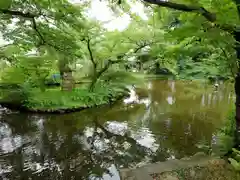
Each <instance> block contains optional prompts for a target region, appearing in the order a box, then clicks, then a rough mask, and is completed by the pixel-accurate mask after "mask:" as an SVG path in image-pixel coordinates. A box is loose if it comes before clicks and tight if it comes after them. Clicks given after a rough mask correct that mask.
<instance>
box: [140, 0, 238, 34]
mask: <svg viewBox="0 0 240 180" xmlns="http://www.w3.org/2000/svg"><path fill="white" fill-rule="evenodd" d="M143 1H144V2H147V3H150V4H155V5H158V6H161V7H167V8H170V9H175V10H180V11H185V12H195V13H199V14H201V15H202V16H204V17H205V18H206V19H207V20H208V21H209V22H212V23H214V22H216V20H217V18H216V14H215V13H212V12H210V11H208V10H206V9H205V8H204V7H201V6H195V5H186V4H180V3H174V2H169V1H166V0H143ZM215 26H216V27H218V28H220V29H222V30H224V31H228V32H231V33H232V32H234V31H236V27H234V26H232V25H229V24H223V25H221V24H215Z"/></svg>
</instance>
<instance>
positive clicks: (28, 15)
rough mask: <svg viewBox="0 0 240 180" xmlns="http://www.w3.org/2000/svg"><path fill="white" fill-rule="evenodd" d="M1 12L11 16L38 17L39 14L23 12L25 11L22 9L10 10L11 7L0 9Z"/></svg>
mask: <svg viewBox="0 0 240 180" xmlns="http://www.w3.org/2000/svg"><path fill="white" fill-rule="evenodd" d="M0 13H3V14H8V15H11V16H20V17H23V18H30V19H32V18H35V17H37V15H35V14H31V13H29V12H27V13H23V12H20V11H13V10H9V9H0Z"/></svg>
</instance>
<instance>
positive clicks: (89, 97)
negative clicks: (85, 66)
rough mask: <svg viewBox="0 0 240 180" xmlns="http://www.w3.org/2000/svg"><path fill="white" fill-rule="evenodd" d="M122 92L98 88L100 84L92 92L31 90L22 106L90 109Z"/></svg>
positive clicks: (122, 91)
mask: <svg viewBox="0 0 240 180" xmlns="http://www.w3.org/2000/svg"><path fill="white" fill-rule="evenodd" d="M124 92H125V91H124V90H123V89H117V88H113V87H107V86H106V85H102V86H100V84H97V86H96V88H95V89H94V91H93V92H89V91H88V89H82V88H75V89H74V90H73V91H71V92H68V91H61V90H60V88H54V89H48V90H46V91H45V92H41V91H40V90H38V89H33V90H32V91H31V92H30V93H29V97H28V98H27V101H25V104H24V105H25V106H26V107H27V108H30V109H65V108H78V107H92V106H94V105H101V104H107V103H109V102H111V101H114V100H116V98H117V97H119V96H121V95H123V94H124Z"/></svg>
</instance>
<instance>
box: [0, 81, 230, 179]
mask: <svg viewBox="0 0 240 180" xmlns="http://www.w3.org/2000/svg"><path fill="white" fill-rule="evenodd" d="M233 104H234V91H233V86H232V84H229V83H221V84H220V86H219V88H218V90H217V91H216V90H215V89H214V87H213V85H208V84H207V83H202V82H195V81H171V80H168V81H167V80H151V81H149V82H147V83H146V87H145V88H142V89H131V93H130V96H129V97H127V98H125V99H123V100H121V101H119V102H117V103H115V104H111V105H107V106H104V107H99V108H94V109H89V110H85V111H82V112H77V113H71V114H64V115H37V114H25V113H19V112H10V111H6V110H4V109H2V110H1V111H0V177H2V179H9V180H10V179H11V180H12V179H24V180H26V179H29V180H30V179H41V180H48V179H49V180H50V179H51V180H53V179H68V180H70V179H79V180H80V179H83V180H84V179H89V180H90V179H94V177H97V176H98V175H102V174H104V175H103V179H104V180H110V179H111V180H118V179H119V176H118V172H117V170H118V169H119V168H132V167H136V166H141V165H143V164H146V163H151V162H157V161H166V160H168V159H175V158H177V159H179V158H182V157H185V156H191V155H193V154H195V153H196V152H198V151H199V150H200V149H199V146H198V145H199V144H207V145H209V146H211V144H212V143H214V142H215V138H216V132H217V131H218V129H219V128H221V127H222V126H223V125H224V122H225V120H226V116H227V114H228V112H229V110H230V108H231V107H232V106H233ZM109 173H110V175H112V176H110V175H109Z"/></svg>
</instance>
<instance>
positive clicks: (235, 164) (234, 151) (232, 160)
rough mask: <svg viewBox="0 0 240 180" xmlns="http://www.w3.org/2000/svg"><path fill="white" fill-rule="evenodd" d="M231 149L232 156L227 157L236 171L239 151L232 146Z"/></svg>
mask: <svg viewBox="0 0 240 180" xmlns="http://www.w3.org/2000/svg"><path fill="white" fill-rule="evenodd" d="M232 150H233V154H232V155H233V158H228V160H229V161H230V163H231V165H232V166H233V167H234V169H235V170H236V171H240V151H239V150H237V149H235V148H233V149H232Z"/></svg>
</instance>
